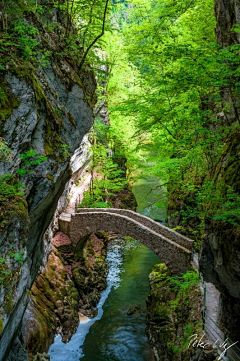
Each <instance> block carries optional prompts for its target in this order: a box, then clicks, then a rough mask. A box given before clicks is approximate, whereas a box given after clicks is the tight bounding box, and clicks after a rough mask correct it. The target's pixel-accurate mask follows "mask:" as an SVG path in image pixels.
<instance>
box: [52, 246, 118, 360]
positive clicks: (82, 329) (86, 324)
mask: <svg viewBox="0 0 240 361" xmlns="http://www.w3.org/2000/svg"><path fill="white" fill-rule="evenodd" d="M123 245H124V240H123V239H114V240H112V241H111V242H110V243H109V245H108V251H107V257H106V262H107V265H108V268H109V271H108V276H107V288H106V290H105V291H103V292H102V295H101V298H100V301H99V303H98V305H97V310H98V314H97V316H96V317H94V318H92V319H89V320H87V321H81V322H80V324H79V326H78V329H77V331H76V333H75V334H74V335H73V336H72V338H71V340H70V341H69V342H68V343H64V342H62V337H61V335H57V336H56V337H55V339H54V343H53V344H52V345H51V346H50V348H49V350H48V355H49V356H50V359H51V361H79V359H80V358H81V357H83V356H84V355H83V351H82V346H83V343H84V340H85V338H86V336H87V334H88V332H89V330H90V327H91V326H92V325H93V324H94V323H95V322H96V321H98V320H100V319H101V317H102V315H103V305H104V303H105V301H106V299H107V297H108V295H109V293H110V291H111V288H112V287H114V288H115V289H116V288H118V287H119V284H120V282H121V278H120V274H121V271H122V270H121V265H122V263H123V257H122V248H123V247H122V246H123Z"/></svg>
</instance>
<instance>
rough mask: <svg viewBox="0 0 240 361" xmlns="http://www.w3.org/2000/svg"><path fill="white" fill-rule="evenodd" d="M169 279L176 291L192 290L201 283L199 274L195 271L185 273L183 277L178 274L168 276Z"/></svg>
mask: <svg viewBox="0 0 240 361" xmlns="http://www.w3.org/2000/svg"><path fill="white" fill-rule="evenodd" d="M167 280H168V281H169V283H170V284H171V285H172V287H173V289H174V290H175V291H180V292H182V291H185V290H188V291H190V290H191V288H192V287H193V286H197V285H198V283H199V280H200V278H199V274H198V273H196V272H194V271H188V272H186V273H184V274H183V275H182V276H181V277H178V276H171V277H170V276H168V277H167Z"/></svg>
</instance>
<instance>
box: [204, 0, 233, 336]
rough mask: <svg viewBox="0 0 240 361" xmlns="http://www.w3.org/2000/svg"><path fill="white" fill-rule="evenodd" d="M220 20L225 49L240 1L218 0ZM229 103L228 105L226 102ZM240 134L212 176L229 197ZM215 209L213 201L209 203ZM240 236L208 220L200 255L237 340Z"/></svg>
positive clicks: (229, 115) (225, 112) (222, 112)
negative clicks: (219, 296)
mask: <svg viewBox="0 0 240 361" xmlns="http://www.w3.org/2000/svg"><path fill="white" fill-rule="evenodd" d="M215 14H216V20H217V27H216V39H217V42H218V44H219V45H220V46H221V47H222V48H226V47H227V46H231V45H234V44H239V43H240V33H239V30H238V31H233V29H234V26H237V25H238V26H239V25H240V2H239V1H238V0H215ZM236 82H237V78H235V79H233V80H232V84H230V86H228V87H223V88H222V89H221V100H222V108H221V109H219V112H218V113H217V114H216V116H217V117H222V119H224V123H225V126H234V125H236V126H237V124H239V112H240V95H239V91H238V90H237V86H236ZM227 104H228V107H226V105H227ZM239 155H240V135H239V132H238V131H236V132H235V133H232V135H231V136H230V137H229V138H228V139H226V143H225V145H224V148H223V151H222V154H221V155H220V157H219V161H218V163H217V165H216V167H215V168H214V170H213V172H212V174H211V175H210V176H211V179H212V181H213V182H214V184H215V186H216V187H219V189H221V192H222V197H223V199H224V198H226V193H227V192H228V189H229V188H228V187H229V186H230V187H231V188H232V189H233V190H234V192H235V193H236V194H239V193H240V181H239V179H240V178H239V172H240V158H239ZM209 208H211V203H210V204H209ZM239 249H240V237H239V226H238V225H237V224H229V223H226V222H224V221H223V220H222V221H217V220H211V219H208V218H207V219H206V221H205V237H204V239H203V242H202V248H201V255H200V270H201V271H202V273H203V276H204V279H205V280H206V281H207V282H211V283H213V284H214V285H215V286H216V287H217V289H218V290H219V291H220V292H221V315H220V316H221V317H220V326H221V328H223V330H224V331H225V332H226V334H227V335H228V336H229V337H230V338H232V339H233V340H234V341H239V324H240V252H239Z"/></svg>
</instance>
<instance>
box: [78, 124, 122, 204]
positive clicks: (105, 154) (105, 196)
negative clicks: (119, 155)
mask: <svg viewBox="0 0 240 361" xmlns="http://www.w3.org/2000/svg"><path fill="white" fill-rule="evenodd" d="M107 132H108V127H106V126H104V125H103V124H101V123H100V122H98V121H97V122H96V123H95V128H94V131H93V137H92V146H91V153H92V158H91V163H90V172H91V184H90V189H89V190H88V191H87V192H85V193H84V199H83V201H82V203H81V204H80V207H93V208H109V207H111V205H112V204H111V197H115V196H116V195H117V193H118V192H119V191H120V190H122V189H123V188H124V187H125V186H126V180H125V174H124V171H123V170H122V169H120V168H119V165H118V164H117V163H114V161H113V157H112V156H111V155H110V154H111V153H112V152H111V150H110V149H108V148H107V145H106V144H102V143H101V141H103V139H106V138H107V136H106V133H107ZM104 134H105V136H104ZM105 142H106V140H105Z"/></svg>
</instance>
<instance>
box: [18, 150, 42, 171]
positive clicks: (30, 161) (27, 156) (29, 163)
mask: <svg viewBox="0 0 240 361" xmlns="http://www.w3.org/2000/svg"><path fill="white" fill-rule="evenodd" d="M19 158H21V159H22V161H23V162H24V165H25V166H26V167H27V169H26V168H23V167H22V168H19V169H18V174H19V175H24V174H26V173H31V172H32V169H33V168H34V166H37V165H39V164H41V163H43V162H46V161H47V159H48V158H47V157H46V156H44V155H37V152H36V151H35V150H34V149H29V150H27V151H26V152H25V153H24V154H21V155H19Z"/></svg>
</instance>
